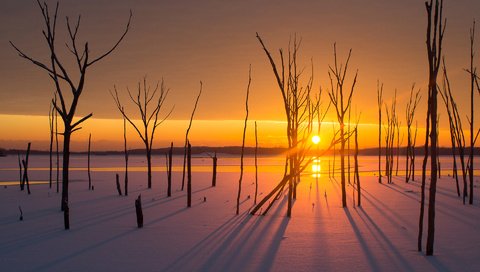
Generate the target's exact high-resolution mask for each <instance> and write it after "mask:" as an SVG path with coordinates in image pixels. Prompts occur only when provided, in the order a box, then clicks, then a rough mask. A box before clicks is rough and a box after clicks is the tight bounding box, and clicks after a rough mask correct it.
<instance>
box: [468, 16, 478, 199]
mask: <svg viewBox="0 0 480 272" xmlns="http://www.w3.org/2000/svg"><path fill="white" fill-rule="evenodd" d="M474 45H475V21H473V26H472V29H471V30H470V79H471V80H470V90H471V92H470V120H469V122H470V154H469V159H468V161H469V162H470V164H469V167H468V176H469V180H470V196H469V199H468V204H470V205H472V204H473V169H474V168H473V158H474V157H473V152H474V148H475V140H474V134H475V132H474V131H473V125H474V122H473V120H474V116H475V115H474V114H473V109H474V108H473V107H474V92H475V88H474V83H475V80H476V77H477V74H476V67H473V59H474V56H475V54H474V52H473V49H474Z"/></svg>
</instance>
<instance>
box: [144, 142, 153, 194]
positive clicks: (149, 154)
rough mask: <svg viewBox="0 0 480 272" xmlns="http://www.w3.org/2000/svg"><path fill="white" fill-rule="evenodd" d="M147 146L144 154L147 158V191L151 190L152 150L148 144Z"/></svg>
mask: <svg viewBox="0 0 480 272" xmlns="http://www.w3.org/2000/svg"><path fill="white" fill-rule="evenodd" d="M145 145H146V146H147V148H146V150H145V152H146V156H147V185H148V189H151V188H152V150H151V149H150V146H149V145H148V142H147V143H146V144H145Z"/></svg>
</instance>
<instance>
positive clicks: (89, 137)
mask: <svg viewBox="0 0 480 272" xmlns="http://www.w3.org/2000/svg"><path fill="white" fill-rule="evenodd" d="M91 141H92V134H91V133H90V134H89V135H88V153H87V173H88V190H92V177H91V175H90V144H91Z"/></svg>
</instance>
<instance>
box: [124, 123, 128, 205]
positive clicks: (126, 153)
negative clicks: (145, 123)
mask: <svg viewBox="0 0 480 272" xmlns="http://www.w3.org/2000/svg"><path fill="white" fill-rule="evenodd" d="M123 152H124V154H125V195H126V196H128V148H127V119H125V117H123Z"/></svg>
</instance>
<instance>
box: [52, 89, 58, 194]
mask: <svg viewBox="0 0 480 272" xmlns="http://www.w3.org/2000/svg"><path fill="white" fill-rule="evenodd" d="M53 101H54V102H53V104H54V105H55V104H56V103H57V94H55V97H54V98H53ZM55 157H56V170H57V173H56V176H55V178H56V185H57V194H58V192H59V191H60V189H59V187H60V183H59V179H60V167H59V166H60V152H59V148H58V112H57V111H55Z"/></svg>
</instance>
